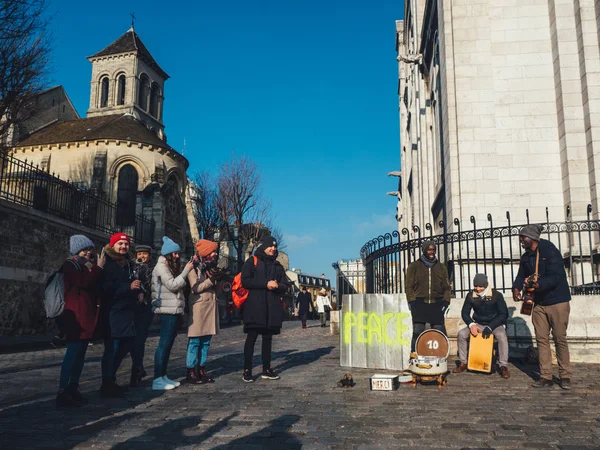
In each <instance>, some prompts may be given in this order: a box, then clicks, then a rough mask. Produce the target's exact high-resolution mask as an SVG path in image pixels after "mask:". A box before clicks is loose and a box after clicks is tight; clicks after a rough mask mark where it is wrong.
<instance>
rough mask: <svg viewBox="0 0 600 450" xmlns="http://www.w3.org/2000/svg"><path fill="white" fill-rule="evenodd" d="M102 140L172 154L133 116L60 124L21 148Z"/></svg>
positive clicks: (48, 128)
mask: <svg viewBox="0 0 600 450" xmlns="http://www.w3.org/2000/svg"><path fill="white" fill-rule="evenodd" d="M102 139H111V140H113V139H114V140H120V141H131V142H135V143H142V144H150V145H154V146H156V147H162V148H164V149H170V150H173V149H172V148H171V147H169V146H168V145H167V143H166V142H165V141H163V140H162V139H160V138H159V137H158V136H157V135H156V134H155V133H154V132H153V131H151V130H149V129H148V128H147V127H146V125H144V124H143V123H142V122H140V121H139V120H137V119H136V118H135V117H134V116H132V115H131V114H113V115H108V116H98V117H88V118H86V119H78V120H69V121H66V122H57V123H55V124H52V125H49V126H47V127H45V128H43V129H42V130H40V131H38V132H35V133H33V134H31V135H30V136H29V137H27V138H25V139H23V140H22V141H20V142H19V144H18V147H28V146H33V145H45V144H59V143H66V142H82V141H93V140H102ZM173 151H175V150H173Z"/></svg>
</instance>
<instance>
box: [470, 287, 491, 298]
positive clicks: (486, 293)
mask: <svg viewBox="0 0 600 450" xmlns="http://www.w3.org/2000/svg"><path fill="white" fill-rule="evenodd" d="M473 292H475V291H473ZM489 292H490V286H489V285H488V287H486V288H485V289H484V290H483V291H481V294H477V292H475V294H477V295H478V296H479V297H481V298H483V297H485V296H487V295H488V293H489Z"/></svg>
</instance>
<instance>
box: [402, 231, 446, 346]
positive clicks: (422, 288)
mask: <svg viewBox="0 0 600 450" xmlns="http://www.w3.org/2000/svg"><path fill="white" fill-rule="evenodd" d="M422 250H423V254H422V255H421V257H420V258H419V259H418V260H417V261H415V262H413V263H411V264H410V265H409V266H408V268H407V269H406V278H405V292H406V299H407V300H408V307H409V308H410V313H411V316H412V322H413V335H412V342H411V351H412V352H414V351H415V343H416V341H417V338H418V337H419V335H420V334H421V333H422V332H423V331H425V324H426V323H429V324H431V328H434V329H436V330H439V331H441V332H442V333H444V334H446V326H445V321H444V314H445V312H446V310H447V309H448V307H449V306H450V281H449V280H448V271H447V270H446V266H445V265H444V264H442V263H441V262H439V261H438V259H437V257H436V245H435V242H433V241H424V242H423V245H422Z"/></svg>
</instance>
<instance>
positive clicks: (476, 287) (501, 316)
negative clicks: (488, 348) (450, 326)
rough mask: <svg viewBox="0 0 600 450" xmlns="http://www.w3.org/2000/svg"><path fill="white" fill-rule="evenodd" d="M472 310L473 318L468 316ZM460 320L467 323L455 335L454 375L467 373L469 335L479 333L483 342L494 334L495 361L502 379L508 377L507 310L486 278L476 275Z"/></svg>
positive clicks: (482, 275) (500, 297)
mask: <svg viewBox="0 0 600 450" xmlns="http://www.w3.org/2000/svg"><path fill="white" fill-rule="evenodd" d="M471 311H473V316H472V317H471ZM461 316H462V320H463V321H464V322H465V323H466V324H467V327H466V328H463V329H462V330H460V331H459V332H458V335H457V345H458V358H459V359H460V365H459V366H458V367H457V368H456V369H454V371H453V372H454V373H461V372H465V371H466V370H467V355H468V353H467V348H468V343H467V341H468V340H469V335H470V334H472V335H473V336H477V335H479V334H481V336H482V337H483V338H484V339H489V338H490V336H491V335H492V334H493V335H494V336H495V337H496V339H497V341H498V362H499V365H500V375H501V376H502V378H510V372H509V371H508V367H507V366H508V338H507V337H506V328H505V325H506V319H508V308H507V307H506V302H505V301H504V296H503V295H502V294H501V293H500V292H498V291H497V290H496V289H492V287H491V286H490V283H489V281H488V277H487V275H486V274H484V273H478V274H477V275H475V278H474V279H473V291H472V292H469V293H468V294H467V298H465V303H464V304H463V307H462V311H461Z"/></svg>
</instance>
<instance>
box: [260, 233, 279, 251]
mask: <svg viewBox="0 0 600 450" xmlns="http://www.w3.org/2000/svg"><path fill="white" fill-rule="evenodd" d="M273 246H277V241H276V240H275V238H274V237H273V236H271V235H266V236H263V237H262V238H260V241H258V247H262V248H269V247H273Z"/></svg>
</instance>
